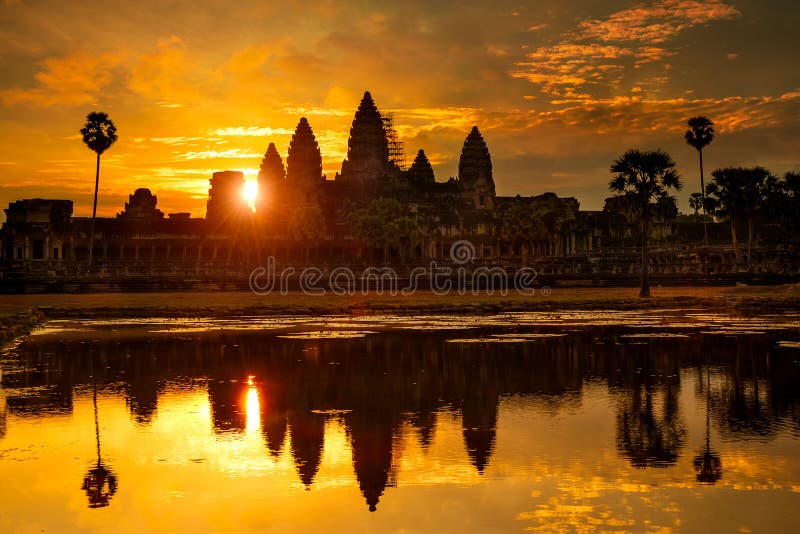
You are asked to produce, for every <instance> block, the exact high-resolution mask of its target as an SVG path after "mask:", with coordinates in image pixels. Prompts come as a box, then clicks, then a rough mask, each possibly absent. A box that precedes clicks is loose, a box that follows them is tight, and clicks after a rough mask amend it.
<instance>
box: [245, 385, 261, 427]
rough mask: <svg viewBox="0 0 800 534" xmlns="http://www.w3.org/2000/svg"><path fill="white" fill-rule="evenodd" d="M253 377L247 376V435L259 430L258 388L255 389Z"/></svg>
mask: <svg viewBox="0 0 800 534" xmlns="http://www.w3.org/2000/svg"><path fill="white" fill-rule="evenodd" d="M254 379H255V377H254V376H253V375H250V376H248V377H247V399H246V400H245V406H246V407H247V426H246V432H247V435H248V436H250V435H253V434H257V433H258V432H260V431H261V401H260V400H259V398H258V390H257V389H256V386H255V382H254V381H253V380H254Z"/></svg>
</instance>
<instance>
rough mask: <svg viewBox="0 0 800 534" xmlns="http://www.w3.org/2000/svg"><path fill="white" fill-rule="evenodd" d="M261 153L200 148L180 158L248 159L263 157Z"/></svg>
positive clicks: (236, 149) (185, 153)
mask: <svg viewBox="0 0 800 534" xmlns="http://www.w3.org/2000/svg"><path fill="white" fill-rule="evenodd" d="M261 157H262V155H261V154H257V153H254V152H244V151H243V150H242V149H240V148H231V149H229V150H200V151H190V152H184V153H183V154H179V155H178V159H182V160H192V159H246V158H252V159H257V158H261Z"/></svg>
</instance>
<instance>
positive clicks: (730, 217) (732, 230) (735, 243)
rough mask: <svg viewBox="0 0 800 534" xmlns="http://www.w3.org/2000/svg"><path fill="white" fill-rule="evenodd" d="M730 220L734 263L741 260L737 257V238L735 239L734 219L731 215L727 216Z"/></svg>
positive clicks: (737, 263)
mask: <svg viewBox="0 0 800 534" xmlns="http://www.w3.org/2000/svg"><path fill="white" fill-rule="evenodd" d="M729 219H730V220H731V242H732V243H733V253H734V254H735V255H736V265H739V262H740V261H741V260H740V258H739V240H738V239H736V219H735V218H734V217H733V215H730V216H729Z"/></svg>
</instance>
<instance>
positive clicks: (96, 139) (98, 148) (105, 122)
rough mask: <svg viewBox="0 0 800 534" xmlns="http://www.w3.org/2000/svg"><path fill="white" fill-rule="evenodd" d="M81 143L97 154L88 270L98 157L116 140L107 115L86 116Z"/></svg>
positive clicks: (98, 181)
mask: <svg viewBox="0 0 800 534" xmlns="http://www.w3.org/2000/svg"><path fill="white" fill-rule="evenodd" d="M81 135H82V136H83V142H84V143H85V144H86V146H88V147H89V148H90V149H91V150H92V151H93V152H95V153H96V154H97V170H96V173H95V178H94V205H93V206H92V227H91V230H90V232H89V268H91V267H92V253H93V252H94V222H95V219H96V218H97V189H98V187H99V185H100V155H101V154H102V153H103V152H105V151H106V150H108V148H109V147H110V146H111V145H113V144H114V142H115V141H116V140H117V127H116V126H114V123H113V122H111V119H109V118H108V114H107V113H102V112H100V111H93V112H91V113H89V114H88V115H87V116H86V125H85V126H84V127H83V128H81Z"/></svg>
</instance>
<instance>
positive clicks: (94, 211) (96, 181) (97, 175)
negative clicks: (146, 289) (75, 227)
mask: <svg viewBox="0 0 800 534" xmlns="http://www.w3.org/2000/svg"><path fill="white" fill-rule="evenodd" d="M99 186H100V153H99V152H98V153H97V170H96V172H95V175H94V205H93V207H92V226H91V230H90V231H89V268H90V269H91V268H92V254H93V252H94V221H95V219H96V218H97V189H98V188H99Z"/></svg>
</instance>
